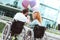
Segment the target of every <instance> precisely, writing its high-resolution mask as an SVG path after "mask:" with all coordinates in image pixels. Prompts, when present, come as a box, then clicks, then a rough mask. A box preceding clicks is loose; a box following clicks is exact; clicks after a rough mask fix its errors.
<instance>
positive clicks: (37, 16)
mask: <svg viewBox="0 0 60 40" xmlns="http://www.w3.org/2000/svg"><path fill="white" fill-rule="evenodd" d="M35 13H36V18H35V19H37V20H38V21H39V22H40V23H41V22H42V17H41V15H40V12H34V13H33V14H35Z"/></svg>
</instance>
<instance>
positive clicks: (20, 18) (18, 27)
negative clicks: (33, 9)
mask: <svg viewBox="0 0 60 40" xmlns="http://www.w3.org/2000/svg"><path fill="white" fill-rule="evenodd" d="M27 16H28V9H24V10H23V11H22V13H17V14H16V15H15V16H14V18H13V19H14V21H13V22H12V25H11V36H16V35H19V34H20V33H21V32H22V29H23V28H24V27H23V26H24V24H25V23H29V18H27Z"/></svg>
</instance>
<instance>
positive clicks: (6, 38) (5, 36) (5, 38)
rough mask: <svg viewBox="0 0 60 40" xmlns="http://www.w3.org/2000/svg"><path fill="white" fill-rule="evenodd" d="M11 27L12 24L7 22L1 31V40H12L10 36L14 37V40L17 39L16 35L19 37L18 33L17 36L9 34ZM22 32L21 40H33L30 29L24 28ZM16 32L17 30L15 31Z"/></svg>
mask: <svg viewBox="0 0 60 40" xmlns="http://www.w3.org/2000/svg"><path fill="white" fill-rule="evenodd" d="M11 25H12V22H7V23H6V25H5V27H4V29H3V32H2V40H12V35H13V36H14V37H15V39H14V40H18V39H17V35H19V34H20V33H18V34H12V32H11V28H12V27H11ZM23 30H24V32H23V34H22V35H24V36H22V38H23V40H33V32H32V30H31V29H30V28H28V27H24V28H23ZM17 31H18V30H17Z"/></svg>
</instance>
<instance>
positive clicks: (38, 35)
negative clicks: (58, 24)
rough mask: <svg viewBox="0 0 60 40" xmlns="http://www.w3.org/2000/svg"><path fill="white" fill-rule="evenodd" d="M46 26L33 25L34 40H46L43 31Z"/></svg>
mask: <svg viewBox="0 0 60 40" xmlns="http://www.w3.org/2000/svg"><path fill="white" fill-rule="evenodd" d="M45 30H46V28H45V27H44V26H39V25H35V27H34V29H33V31H34V40H36V39H39V40H47V35H46V33H45Z"/></svg>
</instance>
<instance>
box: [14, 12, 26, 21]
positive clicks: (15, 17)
mask: <svg viewBox="0 0 60 40" xmlns="http://www.w3.org/2000/svg"><path fill="white" fill-rule="evenodd" d="M14 19H15V20H18V21H22V22H26V21H27V17H25V15H24V14H23V13H17V14H16V15H15V16H14Z"/></svg>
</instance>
